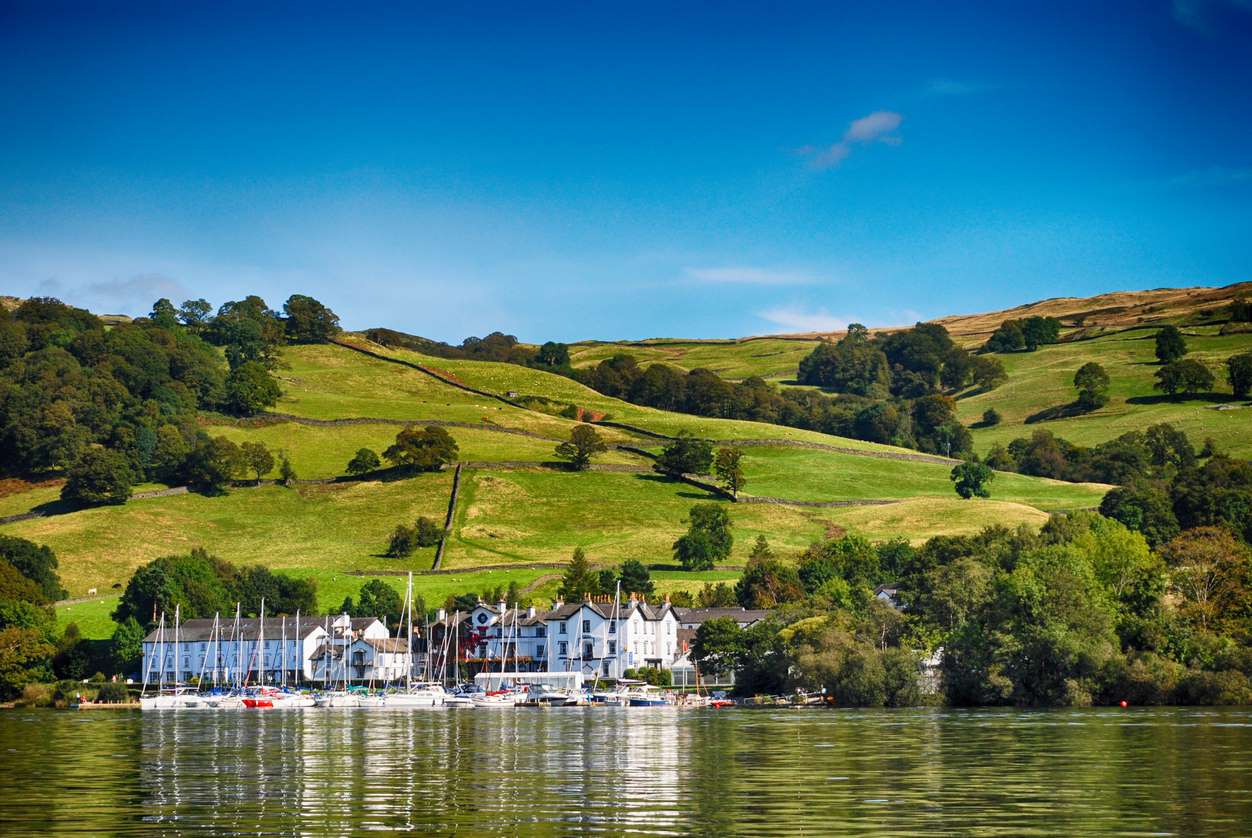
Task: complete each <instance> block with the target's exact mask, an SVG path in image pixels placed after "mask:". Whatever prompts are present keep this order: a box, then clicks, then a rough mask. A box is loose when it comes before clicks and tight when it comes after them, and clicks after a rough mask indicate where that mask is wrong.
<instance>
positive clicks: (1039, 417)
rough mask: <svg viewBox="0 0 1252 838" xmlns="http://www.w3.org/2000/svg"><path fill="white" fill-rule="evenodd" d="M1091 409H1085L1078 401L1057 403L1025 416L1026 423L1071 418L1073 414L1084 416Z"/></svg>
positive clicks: (1031, 423)
mask: <svg viewBox="0 0 1252 838" xmlns="http://www.w3.org/2000/svg"><path fill="white" fill-rule="evenodd" d="M1092 412H1093V411H1090V410H1085V409H1083V407H1082V406H1081V405H1079V404H1078V402H1070V403H1069V404H1058V405H1053V406H1052V407H1045V408H1044V409H1043V410H1040V411H1038V412H1036V413H1032V414H1030V415H1029V416H1027V417H1026V424H1027V425H1033V424H1035V423H1036V422H1051V421H1053V420H1056V419H1072V418H1073V417H1075V416H1086V415H1088V414H1090V413H1092Z"/></svg>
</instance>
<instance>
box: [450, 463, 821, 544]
mask: <svg viewBox="0 0 1252 838" xmlns="http://www.w3.org/2000/svg"><path fill="white" fill-rule="evenodd" d="M706 501H715V502H718V503H725V504H726V506H727V508H728V509H729V511H730V514H731V519H732V521H733V522H734V527H735V549H734V553H733V556H732V559H731V562H732V563H738V564H742V563H743V562H745V561H746V560H747V556H748V552H749V551H750V550H751V544H752V541H753V540H754V539H755V538H756V536H757V535H758V534H763V535H766V536H767V537H769V538H770V540H771V542H773V543H774V544H775V545H776V546H777V547H778V548H780V549H798V548H802V547H804V546H806V545H807V544H809V542H811V541H812V540H814V539H816V538H820V537H821V535H822V533H823V532H824V531H825V518H826V517H827V516H825V514H824V512H825V510H812V509H804V508H800V507H784V506H774V505H768V504H732V503H730V502H728V501H724V500H716V499H714V498H712V497H711V496H709V495H707V494H706V493H704V492H701V491H700V490H698V489H695V488H694V487H692V486H689V485H687V484H685V483H675V482H672V481H668V480H664V479H662V478H660V477H656V476H652V475H630V474H602V473H585V474H578V475H567V474H559V473H552V472H540V471H535V472H529V471H524V472H477V471H475V472H472V473H467V474H466V475H465V476H464V477H463V478H462V483H461V500H460V503H459V504H458V506H457V515H456V520H455V521H454V525H453V526H454V529H453V534H452V535H453V537H452V540H451V541H450V543H449V547H448V549H447V551H446V553H445V556H444V561H445V566H451V567H465V566H472V565H475V564H484V563H488V562H490V563H503V562H511V561H515V562H536V561H544V562H563V561H567V560H568V559H569V557H570V554H571V553H572V552H573V550H574V548H575V547H582V548H583V549H584V550H585V551H586V553H587V558H588V559H589V560H590V561H592V562H594V563H601V564H617V563H619V562H621V561H623V560H625V559H639V560H640V561H643V562H644V563H645V564H652V563H655V562H658V561H660V562H666V561H671V560H672V559H671V556H672V549H671V548H672V545H673V543H674V540H675V539H676V538H678V536H680V535H681V534H682V533H683V532H685V531H686V528H687V527H686V524H685V523H684V522H683V520H684V518H686V516H687V512H688V510H689V509H690V508H691V506H692V504H695V503H700V502H706Z"/></svg>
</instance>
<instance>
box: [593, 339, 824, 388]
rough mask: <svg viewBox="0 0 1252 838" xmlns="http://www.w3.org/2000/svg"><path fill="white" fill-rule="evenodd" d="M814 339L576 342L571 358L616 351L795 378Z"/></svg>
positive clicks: (740, 373)
mask: <svg viewBox="0 0 1252 838" xmlns="http://www.w3.org/2000/svg"><path fill="white" fill-rule="evenodd" d="M816 345H817V341H815V340H787V339H783V338H755V339H751V340H737V341H713V340H708V341H706V340H649V341H641V342H639V343H600V342H598V341H594V342H588V343H576V344H573V345H571V346H570V348H569V349H570V362H571V363H572V364H573V365H574V366H575V367H590V366H594V365H596V364H598V363H599V362H600V361H603V360H604V359H605V358H610V357H612V356H614V355H618V354H626V355H632V356H634V358H635V360H636V361H638V362H639V363H640V364H642V365H644V366H647V365H648V364H654V363H661V364H669V365H670V366H672V367H677V368H678V369H681V370H693V369H698V368H703V369H707V370H712V371H713V372H715V373H717V374H718V375H720V376H721V377H722V378H728V379H731V380H732V381H741V380H743V379H745V378H750V377H752V376H754V375H755V376H758V377H760V378H764V379H766V380H771V379H787V378H794V377H795V374H796V368H797V367H798V366H799V365H800V360H801V359H802V358H803V357H804V356H805V355H808V354H809V353H810V352H812V351H813V347H814V346H816Z"/></svg>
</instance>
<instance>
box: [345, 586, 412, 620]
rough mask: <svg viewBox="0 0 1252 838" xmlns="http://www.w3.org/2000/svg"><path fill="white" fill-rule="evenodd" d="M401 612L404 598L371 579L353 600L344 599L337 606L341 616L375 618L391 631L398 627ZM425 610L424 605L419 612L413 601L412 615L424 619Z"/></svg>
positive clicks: (390, 588)
mask: <svg viewBox="0 0 1252 838" xmlns="http://www.w3.org/2000/svg"><path fill="white" fill-rule="evenodd" d="M403 610H404V598H403V597H402V596H400V594H399V592H398V591H396V589H395V588H393V587H391V586H390V585H388V584H387V583H386V582H384V581H383V580H381V579H371V580H370V581H368V582H366V583H365V584H364V585H362V586H361V590H360V593H358V594H357V597H356V599H355V600H353V599H352V597H346V598H345V599H344V601H343V604H342V605H340V606H339V611H340V612H341V613H343V614H347V615H349V616H351V617H376V618H378V619H380V620H382V621H383V622H384V623H386V624H387V626H389V627H390V628H393V629H394V628H397V627H398V626H399V625H400V615H401V612H402V611H403ZM425 610H426V609H425V606H424V605H423V606H422V607H421V609H420V610H419V608H418V603H417V602H416V601H414V603H413V613H414V615H421V616H422V617H424V616H425V614H424V612H425ZM416 618H417V617H416V616H415V619H416Z"/></svg>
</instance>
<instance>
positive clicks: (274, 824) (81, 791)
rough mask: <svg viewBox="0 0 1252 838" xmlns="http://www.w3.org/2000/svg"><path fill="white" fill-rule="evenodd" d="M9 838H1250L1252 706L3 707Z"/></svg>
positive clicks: (3, 828) (1, 811) (3, 829)
mask: <svg viewBox="0 0 1252 838" xmlns="http://www.w3.org/2000/svg"><path fill="white" fill-rule="evenodd" d="M0 768H2V769H3V772H4V773H3V789H4V791H3V802H2V803H0V833H4V834H10V835H34V834H45V835H50V834H55V835H68V834H92V835H118V834H121V835H132V834H134V835H147V834H177V833H185V832H192V833H197V832H198V833H205V834H214V835H243V834H247V835H258V834H279V835H291V834H296V833H304V834H311V835H324V834H347V833H359V832H365V831H371V830H380V831H411V832H415V833H419V834H454V833H455V834H478V835H499V834H509V835H514V834H516V835H569V834H581V833H607V834H624V833H635V834H718V835H729V834H739V835H767V834H770V835H772V834H791V835H831V834H848V833H852V834H880V835H889V834H895V835H905V834H917V833H921V832H926V833H944V832H946V833H952V834H962V835H1033V834H1039V835H1044V834H1047V835H1059V834H1064V835H1074V834H1090V833H1097V832H1098V833H1118V834H1126V835H1149V834H1169V835H1197V834H1209V835H1248V834H1252V708H1234V709H1204V708H1196V709H1192V708H1168V709H1147V708H1143V709H1135V708H1132V709H1129V710H1107V709H1099V710H1066V711H1038V712H1021V711H952V710H934V709H926V710H900V711H874V710H868V711H866V710H859V711H857V710H847V711H840V710H835V711H829V710H827V711H822V710H817V711H786V710H780V711H764V710H724V711H713V710H671V709H655V710H653V709H645V708H571V709H551V710H529V709H518V710H451V711H443V710H413V711H381V712H379V711H358V710H304V711H298V710H286V711H273V712H266V711H255V712H224V713H214V712H206V713H196V712H190V713H187V712H184V713H148V714H145V715H142V716H141V714H140V713H139V712H138V711H93V712H78V713H76V712H68V711H62V712H57V711H47V710H41V711H35V710H31V711H21V710H18V711H0Z"/></svg>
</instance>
